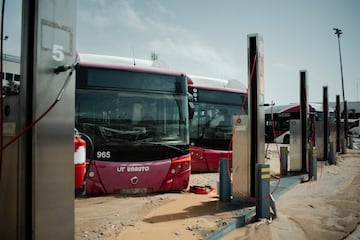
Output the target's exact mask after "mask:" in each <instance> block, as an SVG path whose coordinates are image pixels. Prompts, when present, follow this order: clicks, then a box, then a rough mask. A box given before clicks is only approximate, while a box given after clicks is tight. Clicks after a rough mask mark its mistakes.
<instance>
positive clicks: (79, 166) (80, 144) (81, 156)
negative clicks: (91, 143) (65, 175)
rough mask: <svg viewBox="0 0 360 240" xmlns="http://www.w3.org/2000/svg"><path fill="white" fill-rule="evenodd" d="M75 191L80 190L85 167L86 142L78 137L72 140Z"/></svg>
mask: <svg viewBox="0 0 360 240" xmlns="http://www.w3.org/2000/svg"><path fill="white" fill-rule="evenodd" d="M74 148H75V149H74V150H75V153H74V164H75V189H77V188H82V187H83V182H84V176H85V166H86V162H85V160H86V142H85V140H83V139H81V137H80V136H75V138H74Z"/></svg>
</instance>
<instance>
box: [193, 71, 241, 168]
mask: <svg viewBox="0 0 360 240" xmlns="http://www.w3.org/2000/svg"><path fill="white" fill-rule="evenodd" d="M190 79H191V82H189V84H188V85H189V87H188V88H189V93H190V94H191V95H192V96H193V101H194V106H195V112H194V117H193V118H192V119H191V120H190V152H191V169H192V172H193V173H195V172H216V171H218V168H219V159H220V158H223V157H224V158H231V157H232V150H231V142H230V141H231V137H232V132H233V126H234V119H236V116H238V115H239V114H246V113H247V104H243V103H244V99H245V96H246V88H245V86H244V85H243V84H242V83H241V82H240V81H237V80H232V81H231V80H224V79H217V78H209V77H203V76H192V75H190ZM242 108H244V109H242ZM229 145H230V149H229Z"/></svg>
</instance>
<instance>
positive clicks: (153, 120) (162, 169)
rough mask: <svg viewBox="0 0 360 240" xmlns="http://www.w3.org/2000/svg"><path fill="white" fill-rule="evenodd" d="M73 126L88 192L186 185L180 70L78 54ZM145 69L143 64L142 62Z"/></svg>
mask: <svg viewBox="0 0 360 240" xmlns="http://www.w3.org/2000/svg"><path fill="white" fill-rule="evenodd" d="M79 59H80V60H79V66H78V68H77V70H76V94H75V127H76V129H77V130H78V131H79V133H80V134H81V135H82V136H84V137H83V138H84V139H85V140H86V142H87V163H88V166H87V171H86V177H85V178H86V181H85V182H86V183H85V188H86V194H90V195H93V194H107V193H130V194H136V193H150V192H163V191H180V190H183V189H186V188H187V187H188V184H189V179H190V172H191V165H190V160H191V158H190V153H189V130H188V125H189V114H188V112H189V104H188V95H187V81H188V80H187V77H186V75H184V74H182V73H179V72H174V71H170V70H167V69H160V68H155V67H149V66H148V67H140V66H139V65H136V62H135V65H132V64H127V63H125V64H124V61H123V58H117V57H110V56H101V55H91V54H79ZM142 66H144V65H142Z"/></svg>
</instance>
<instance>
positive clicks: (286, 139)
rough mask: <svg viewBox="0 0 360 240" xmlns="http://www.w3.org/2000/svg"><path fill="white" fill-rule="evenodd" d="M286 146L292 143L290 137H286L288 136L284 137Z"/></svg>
mask: <svg viewBox="0 0 360 240" xmlns="http://www.w3.org/2000/svg"><path fill="white" fill-rule="evenodd" d="M283 142H284V144H289V143H290V137H289V135H286V136H284V141H283Z"/></svg>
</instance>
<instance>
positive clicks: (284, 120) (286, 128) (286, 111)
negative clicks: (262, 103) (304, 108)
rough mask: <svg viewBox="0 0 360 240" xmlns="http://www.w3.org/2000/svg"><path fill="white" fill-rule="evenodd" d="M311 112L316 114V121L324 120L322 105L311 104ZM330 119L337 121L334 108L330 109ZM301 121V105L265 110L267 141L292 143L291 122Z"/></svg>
mask: <svg viewBox="0 0 360 240" xmlns="http://www.w3.org/2000/svg"><path fill="white" fill-rule="evenodd" d="M309 112H312V113H313V114H315V121H321V120H323V118H324V113H323V108H322V104H318V103H310V104H309ZM329 118H330V120H331V121H333V120H334V119H335V112H334V109H333V108H330V107H329ZM291 119H300V105H299V104H289V105H279V106H270V107H266V108H265V141H266V142H275V143H284V144H288V143H289V142H290V120H291Z"/></svg>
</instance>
